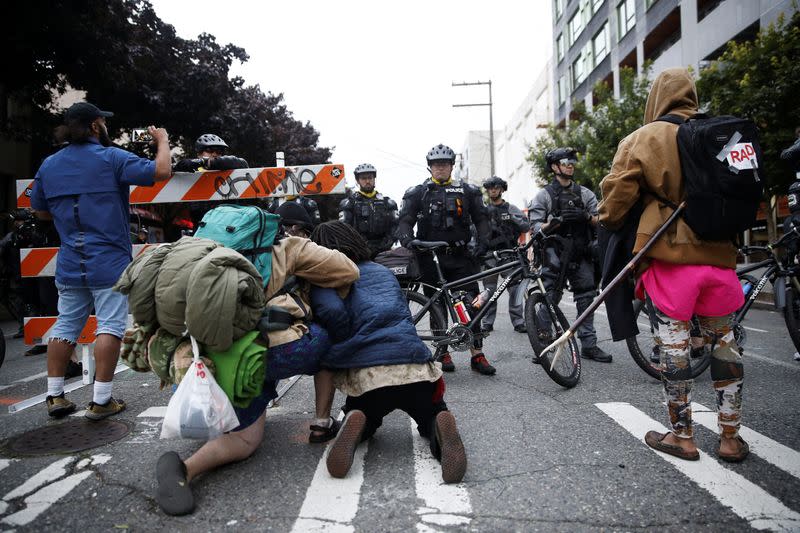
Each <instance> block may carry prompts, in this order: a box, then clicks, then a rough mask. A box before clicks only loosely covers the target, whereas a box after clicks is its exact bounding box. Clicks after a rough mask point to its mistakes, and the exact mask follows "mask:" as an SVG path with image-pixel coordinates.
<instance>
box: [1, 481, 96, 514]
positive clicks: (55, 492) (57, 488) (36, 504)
mask: <svg viewBox="0 0 800 533" xmlns="http://www.w3.org/2000/svg"><path fill="white" fill-rule="evenodd" d="M91 475H92V471H91V470H86V471H84V472H80V473H78V474H72V475H71V476H69V477H66V478H64V479H62V480H61V481H56V482H55V483H51V484H50V485H46V486H45V487H43V488H42V489H40V490H39V491H38V492H34V493H33V494H31V495H30V496H28V497H27V498H25V508H24V509H22V510H20V511H17V512H16V513H14V514H11V515H8V516H6V517H5V518H3V519H2V520H1V521H2V522H3V523H5V524H9V525H12V526H24V525H27V524H30V523H31V522H33V521H34V520H35V519H36V517H37V516H39V515H40V514H42V513H43V512H45V511H46V510H47V509H49V508H50V506H51V505H53V504H54V503H56V502H57V501H58V500H60V499H61V498H63V497H64V496H66V495H67V494H69V492H70V491H71V490H72V489H74V488H75V487H77V486H78V485H79V484H80V482H81V481H83V480H84V479H86V478H87V477H89V476H91Z"/></svg>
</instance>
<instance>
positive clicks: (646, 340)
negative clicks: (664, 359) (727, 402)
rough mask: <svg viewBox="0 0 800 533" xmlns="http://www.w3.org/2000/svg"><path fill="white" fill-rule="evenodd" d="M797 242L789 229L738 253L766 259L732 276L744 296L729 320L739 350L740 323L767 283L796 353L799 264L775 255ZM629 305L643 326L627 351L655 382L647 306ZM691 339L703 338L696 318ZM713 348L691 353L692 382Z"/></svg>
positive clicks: (743, 339)
mask: <svg viewBox="0 0 800 533" xmlns="http://www.w3.org/2000/svg"><path fill="white" fill-rule="evenodd" d="M798 240H800V231H798V229H797V228H796V227H794V226H792V230H791V231H789V232H787V233H786V234H784V235H783V237H781V238H780V239H778V240H777V241H775V242H774V243H771V244H768V245H766V246H745V247H743V248H741V249H740V250H739V252H740V253H741V254H742V255H745V256H747V255H751V254H754V253H758V252H762V253H767V254H768V255H769V257H768V258H767V259H765V260H763V261H759V262H757V263H753V264H752V265H747V266H744V267H742V268H739V269H737V270H736V275H737V276H738V278H739V282H740V283H741V285H742V291H743V292H744V294H745V302H744V305H743V306H742V307H741V308H740V309H739V310H738V311H737V312H736V314H735V315H734V317H733V333H734V336H735V338H736V343H737V344H738V345H739V346H740V347H743V346H744V345H745V344H746V343H747V331H746V330H745V328H744V326H743V325H742V322H743V321H744V319H745V317H746V316H747V312H748V311H749V310H750V308H751V307H752V306H753V303H754V302H755V301H756V298H758V295H759V294H761V291H762V290H763V289H764V286H766V284H767V282H771V283H772V286H773V290H774V298H775V308H776V309H777V310H779V311H782V312H783V318H784V321H785V322H786V328H787V329H788V330H789V336H790V337H791V339H792V343H794V347H795V349H796V350H798V351H800V264H799V263H798V259H797V257H796V256H795V255H792V256H789V254H785V253H784V254H780V253H778V250H780V249H783V248H785V247H786V246H787V245H789V244H791V243H796V242H798ZM762 268H764V269H765V270H764V272H763V273H762V274H761V276H760V277H759V278H755V277H754V276H751V275H750V273H751V272H754V271H756V270H759V269H762ZM633 305H634V313H636V316H637V321H639V323H640V325H642V321H644V322H645V323H646V324H645V325H644V327H645V332H644V333H645V334H644V335H642V334H641V333H640V334H639V335H638V336H636V337H630V338H628V339H626V340H625V342H626V343H627V345H628V351H629V352H630V354H631V356H632V357H633V360H634V361H635V362H636V364H637V365H639V367H640V368H641V369H642V370H644V371H645V372H647V374H648V375H650V376H652V377H654V378H656V379H661V374H660V372H659V370H658V361H659V352H660V346H659V345H658V343H657V342H656V341H655V328H654V327H653V323H652V321H651V319H650V313H649V312H648V305H649V303H648V304H645V302H642V301H641V300H637V301H636V302H634V304H633ZM691 335H692V337H693V338H701V337H702V336H703V333H702V332H701V330H700V324H699V323H698V321H697V319H696V318H693V319H692V333H691ZM713 346H714V339H712V343H711V345H710V346H709V345H705V344H704V346H702V347H698V348H697V349H694V350H692V357H691V358H690V363H691V370H692V377H693V378H694V377H697V376H699V375H700V374H702V373H703V372H704V371H705V369H706V368H708V365H709V364H711V351H712V350H713Z"/></svg>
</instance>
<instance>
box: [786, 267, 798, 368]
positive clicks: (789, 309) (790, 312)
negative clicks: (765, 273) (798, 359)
mask: <svg viewBox="0 0 800 533" xmlns="http://www.w3.org/2000/svg"><path fill="white" fill-rule="evenodd" d="M789 283H791V281H789ZM783 320H784V321H785V322H786V329H788V330H789V336H790V337H791V338H792V343H794V349H795V350H797V351H798V352H800V295H798V294H797V292H796V289H795V288H794V286H792V285H790V286H789V288H788V290H787V291H786V307H784V308H783Z"/></svg>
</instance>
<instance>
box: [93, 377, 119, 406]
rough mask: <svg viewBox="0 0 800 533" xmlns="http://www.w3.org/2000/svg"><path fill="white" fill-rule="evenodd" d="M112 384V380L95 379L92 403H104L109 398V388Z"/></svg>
mask: <svg viewBox="0 0 800 533" xmlns="http://www.w3.org/2000/svg"><path fill="white" fill-rule="evenodd" d="M113 386H114V382H113V381H108V382H106V381H95V382H94V398H92V401H93V402H94V403H97V404H100V405H104V404H107V403H108V401H109V400H110V399H111V388H112V387H113Z"/></svg>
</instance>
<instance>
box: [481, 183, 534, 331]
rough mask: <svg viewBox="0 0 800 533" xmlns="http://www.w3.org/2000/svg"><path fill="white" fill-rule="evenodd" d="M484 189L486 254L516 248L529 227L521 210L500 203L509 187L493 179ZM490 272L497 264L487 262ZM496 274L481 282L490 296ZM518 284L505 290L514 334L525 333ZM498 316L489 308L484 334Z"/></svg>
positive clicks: (494, 306)
mask: <svg viewBox="0 0 800 533" xmlns="http://www.w3.org/2000/svg"><path fill="white" fill-rule="evenodd" d="M483 188H484V189H486V193H487V194H488V195H489V204H488V205H487V211H488V214H489V227H490V233H489V241H488V244H489V250H490V251H494V250H507V249H508V248H514V247H516V246H517V239H518V238H519V235H520V233H524V232H527V231H528V230H529V229H530V227H531V225H530V222H529V221H528V219H527V218H526V217H525V215H524V214H523V213H522V211H520V209H519V208H518V207H517V206H515V205H512V204H510V203H508V202H506V201H505V200H503V193H504V192H505V191H507V190H508V183H506V181H505V180H504V179H502V178H498V177H497V176H493V177H491V178H489V179H488V180H486V181H484V182H483ZM487 264H488V266H489V268H492V267H495V266H497V263H496V260H494V259H492V260H489V261H488V262H487ZM498 277H499V274H498V275H494V276H492V277H490V278H486V279H484V280H483V286H484V288H486V289H488V290H489V291H490V293H494V291H495V290H496V289H497V280H498ZM520 287H521V285H520V284H519V282H517V283H514V284H513V285H510V286H509V287H508V314H509V315H511V324H512V325H513V326H514V331H518V332H520V333H524V332H525V331H526V329H525V318H524V317H523V314H522V300H521V299H520V300H519V301H517V297H518V294H517V293H518V292H519V288H520ZM496 315H497V305H496V304H494V305H492V306H491V307H490V308H489V309H488V310H487V311H486V314H485V315H484V316H483V321H482V322H481V327H482V328H483V331H492V330H493V329H494V319H495V317H496Z"/></svg>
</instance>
